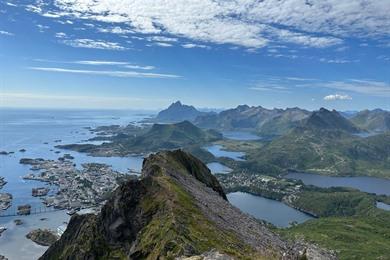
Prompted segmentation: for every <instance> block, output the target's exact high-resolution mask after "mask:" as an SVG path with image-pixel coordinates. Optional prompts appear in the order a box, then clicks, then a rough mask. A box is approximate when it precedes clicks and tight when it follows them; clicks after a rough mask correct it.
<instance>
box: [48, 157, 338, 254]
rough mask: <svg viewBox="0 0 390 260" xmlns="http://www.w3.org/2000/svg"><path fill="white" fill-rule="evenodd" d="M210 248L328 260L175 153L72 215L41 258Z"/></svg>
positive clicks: (192, 251) (197, 163) (204, 169)
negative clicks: (268, 223) (285, 235)
mask: <svg viewBox="0 0 390 260" xmlns="http://www.w3.org/2000/svg"><path fill="white" fill-rule="evenodd" d="M210 250H217V251H219V252H221V253H222V254H225V255H228V256H232V257H235V258H236V259H281V258H282V257H283V259H302V258H305V259H314V258H313V256H319V257H321V259H335V257H334V256H333V255H332V254H330V253H328V252H326V251H324V250H321V249H319V248H317V247H315V246H312V245H308V244H305V245H304V244H301V243H295V242H292V243H287V242H286V241H284V240H282V239H281V238H280V237H279V236H278V235H276V234H275V233H273V232H271V231H270V230H269V229H267V228H266V227H265V226H264V225H263V224H261V223H259V222H258V221H256V220H255V219H253V218H251V217H249V216H248V215H246V214H243V213H241V212H240V211H239V210H238V209H237V208H235V207H233V206H231V205H230V204H229V202H228V201H227V200H226V196H225V194H224V192H223V191H222V188H221V186H220V185H219V183H218V181H217V180H216V178H215V177H214V176H213V175H211V173H210V171H209V170H208V169H207V167H206V166H205V165H204V164H203V163H201V162H200V161H199V160H198V159H196V158H195V157H193V156H191V155H190V154H187V153H185V152H182V151H173V152H161V153H158V154H156V155H152V156H150V157H149V158H147V159H146V160H145V162H144V167H143V172H142V178H141V179H140V180H130V181H128V182H126V183H124V184H122V185H121V186H120V187H119V188H118V189H117V190H116V191H115V192H114V194H113V196H112V198H111V199H110V200H109V201H108V202H107V203H106V205H105V206H104V207H103V209H102V211H101V213H100V214H99V215H97V216H95V215H91V214H90V215H82V216H78V215H76V216H74V217H72V219H71V221H70V223H69V226H68V228H67V230H66V231H65V233H64V234H63V236H62V237H61V239H60V240H59V241H57V242H56V243H54V244H53V245H52V246H51V247H50V248H49V249H48V250H47V252H46V253H45V254H44V255H43V256H42V257H41V259H175V258H176V257H179V256H193V255H199V254H202V253H204V252H208V251H210Z"/></svg>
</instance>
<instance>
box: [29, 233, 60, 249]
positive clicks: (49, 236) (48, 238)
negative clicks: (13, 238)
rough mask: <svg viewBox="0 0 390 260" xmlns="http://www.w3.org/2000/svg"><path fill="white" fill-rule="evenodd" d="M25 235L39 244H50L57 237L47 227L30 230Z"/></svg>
mask: <svg viewBox="0 0 390 260" xmlns="http://www.w3.org/2000/svg"><path fill="white" fill-rule="evenodd" d="M26 237H27V238H28V239H31V240H32V241H34V242H35V243H37V244H38V245H40V246H51V245H52V244H54V242H56V241H57V240H58V239H59V237H58V235H57V234H56V233H55V232H54V231H51V230H49V229H36V230H32V231H31V232H30V233H28V234H27V235H26Z"/></svg>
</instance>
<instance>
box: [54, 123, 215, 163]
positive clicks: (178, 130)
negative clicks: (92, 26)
mask: <svg viewBox="0 0 390 260" xmlns="http://www.w3.org/2000/svg"><path fill="white" fill-rule="evenodd" d="M220 139H222V134H220V133H218V132H216V131H215V130H202V129H200V128H198V127H196V126H195V125H193V124H192V123H190V122H189V121H183V122H180V123H176V124H154V125H153V126H152V127H151V128H150V129H149V130H148V131H146V132H145V131H144V130H140V134H139V135H136V134H134V135H127V134H122V133H119V134H117V135H116V136H114V137H112V139H111V142H110V143H104V144H102V145H90V144H72V145H61V146H58V147H59V148H63V149H71V150H77V151H79V152H86V153H92V154H96V155H121V156H124V155H128V154H132V153H149V152H155V151H159V150H166V149H175V148H183V147H189V146H193V145H202V144H205V143H209V142H213V141H217V140H220Z"/></svg>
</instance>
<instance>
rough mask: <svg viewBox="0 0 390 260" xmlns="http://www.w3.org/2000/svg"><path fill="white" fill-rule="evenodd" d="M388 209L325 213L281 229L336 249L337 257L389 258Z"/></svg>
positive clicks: (294, 235) (389, 230)
mask: <svg viewBox="0 0 390 260" xmlns="http://www.w3.org/2000/svg"><path fill="white" fill-rule="evenodd" d="M389 223H390V212H385V211H384V210H379V209H378V210H375V211H374V212H372V213H371V214H370V215H365V216H364V215H363V216H351V217H326V218H319V219H315V220H310V221H308V222H306V223H304V224H301V225H298V226H296V227H293V228H289V229H286V230H282V231H281V232H282V234H284V235H285V236H287V237H290V238H293V239H295V238H302V237H303V238H304V239H305V240H307V241H310V242H314V243H317V244H319V245H321V246H324V247H326V248H330V249H333V250H336V252H337V253H338V256H339V257H340V259H390V254H389V252H390V225H389Z"/></svg>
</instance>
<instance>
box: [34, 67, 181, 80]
mask: <svg viewBox="0 0 390 260" xmlns="http://www.w3.org/2000/svg"><path fill="white" fill-rule="evenodd" d="M28 69H31V70H37V71H46V72H58V73H73V74H85V75H100V76H110V77H119V78H160V79H164V78H165V79H175V78H181V76H179V75H174V74H161V73H146V72H138V71H122V70H82V69H68V68H58V67H29V68H28Z"/></svg>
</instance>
